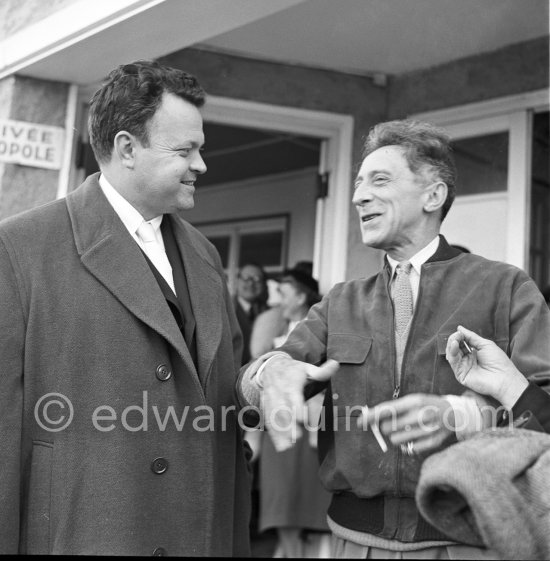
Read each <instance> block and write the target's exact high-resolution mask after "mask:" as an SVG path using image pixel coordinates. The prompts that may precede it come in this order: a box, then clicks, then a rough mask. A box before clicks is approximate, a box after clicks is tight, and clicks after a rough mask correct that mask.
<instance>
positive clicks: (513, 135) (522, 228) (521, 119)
mask: <svg viewBox="0 0 550 561" xmlns="http://www.w3.org/2000/svg"><path fill="white" fill-rule="evenodd" d="M549 93H550V90H549V89H542V90H536V91H533V92H526V93H523V94H519V95H513V96H506V97H502V98H497V99H492V100H488V101H482V102H476V103H471V104H466V105H461V106H456V107H449V108H447V109H440V110H437V111H429V112H424V113H416V114H414V115H411V118H414V119H420V120H424V121H430V122H432V123H434V124H436V125H441V126H442V127H444V128H445V129H446V130H447V131H448V132H449V134H450V136H451V138H453V139H454V138H464V137H467V136H477V135H483V134H490V133H493V132H504V131H507V132H508V133H509V143H508V185H507V191H506V193H507V208H508V213H507V216H508V218H507V227H506V233H505V236H506V262H507V263H511V264H512V265H515V266H516V267H520V268H521V269H524V270H525V271H529V242H530V228H529V225H530V212H531V157H532V156H531V154H532V151H531V148H532V144H531V142H532V139H531V137H532V126H533V113H537V112H540V111H548V109H549V107H550V103H549ZM512 209H513V212H512Z"/></svg>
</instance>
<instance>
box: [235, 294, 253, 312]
mask: <svg viewBox="0 0 550 561" xmlns="http://www.w3.org/2000/svg"><path fill="white" fill-rule="evenodd" d="M237 301H238V302H239V304H240V305H241V308H242V309H243V310H244V311H245V312H246V313H247V314H248V312H250V308H252V304H251V303H250V302H249V301H248V300H245V299H244V298H241V297H240V296H237Z"/></svg>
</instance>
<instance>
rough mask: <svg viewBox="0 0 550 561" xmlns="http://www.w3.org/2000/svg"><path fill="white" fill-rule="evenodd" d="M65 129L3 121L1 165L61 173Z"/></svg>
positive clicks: (0, 142)
mask: <svg viewBox="0 0 550 561" xmlns="http://www.w3.org/2000/svg"><path fill="white" fill-rule="evenodd" d="M64 137H65V129H63V128H62V127H52V126H48V125H40V124H37V123H27V122H25V121H12V120H10V119H0V162H5V163H11V164H21V165H23V166H32V167H37V168H46V169H60V168H61V161H62V157H63V141H64Z"/></svg>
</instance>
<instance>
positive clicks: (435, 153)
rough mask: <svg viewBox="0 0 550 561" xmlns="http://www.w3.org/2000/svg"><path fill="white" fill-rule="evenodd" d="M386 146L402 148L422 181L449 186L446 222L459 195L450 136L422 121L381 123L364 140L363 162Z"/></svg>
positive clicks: (408, 161)
mask: <svg viewBox="0 0 550 561" xmlns="http://www.w3.org/2000/svg"><path fill="white" fill-rule="evenodd" d="M383 146H401V147H402V148H403V149H404V155H405V158H406V160H407V163H408V164H409V168H410V169H411V171H412V172H413V173H414V174H416V175H418V176H419V179H422V180H423V181H424V180H428V181H432V182H434V181H438V180H439V181H443V182H444V183H446V185H447V191H448V192H447V198H446V199H445V202H444V203H443V206H442V207H441V220H442V221H443V219H444V218H445V216H447V213H448V212H449V209H450V208H451V205H452V204H453V201H454V200H455V196H456V167H455V163H454V159H453V156H452V148H451V144H450V138H449V135H448V134H447V133H446V132H445V131H444V130H443V129H440V128H438V127H436V126H434V125H432V124H430V123H424V122H421V121H413V120H409V119H406V120H402V121H388V122H386V123H380V124H378V125H376V126H374V127H373V128H372V129H371V130H370V132H369V135H368V136H367V139H366V140H365V145H364V148H363V159H364V158H365V157H366V156H368V155H369V154H370V153H371V152H374V151H375V150H378V149H379V148H382V147H383Z"/></svg>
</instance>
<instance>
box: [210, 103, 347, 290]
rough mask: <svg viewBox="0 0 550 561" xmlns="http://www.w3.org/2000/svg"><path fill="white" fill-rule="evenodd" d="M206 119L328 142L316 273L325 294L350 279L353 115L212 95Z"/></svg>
mask: <svg viewBox="0 0 550 561" xmlns="http://www.w3.org/2000/svg"><path fill="white" fill-rule="evenodd" d="M203 116H204V120H205V121H208V122H212V123H218V124H225V125H234V126H242V127H249V128H256V129H269V130H274V131H279V132H291V133H295V134H301V135H306V136H312V137H316V138H321V139H323V140H324V142H323V143H322V149H321V158H320V162H319V171H320V172H321V173H325V172H328V174H329V175H328V194H327V196H326V198H320V199H317V208H316V217H315V234H314V255H313V275H314V276H315V277H316V278H317V279H318V281H319V285H320V290H321V292H322V293H326V292H328V290H330V288H332V286H333V285H334V284H336V283H337V282H342V281H344V280H345V278H346V270H347V269H346V268H347V255H348V251H347V250H348V228H349V210H350V185H351V172H352V147H353V117H352V116H351V115H343V114H339V113H328V112H324V111H313V110H309V109H298V108H295V107H286V106H281V105H273V104H267V103H259V102H255V101H247V100H243V99H232V98H227V97H220V96H213V95H209V96H208V98H207V102H206V105H205V107H204V109H203Z"/></svg>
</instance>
